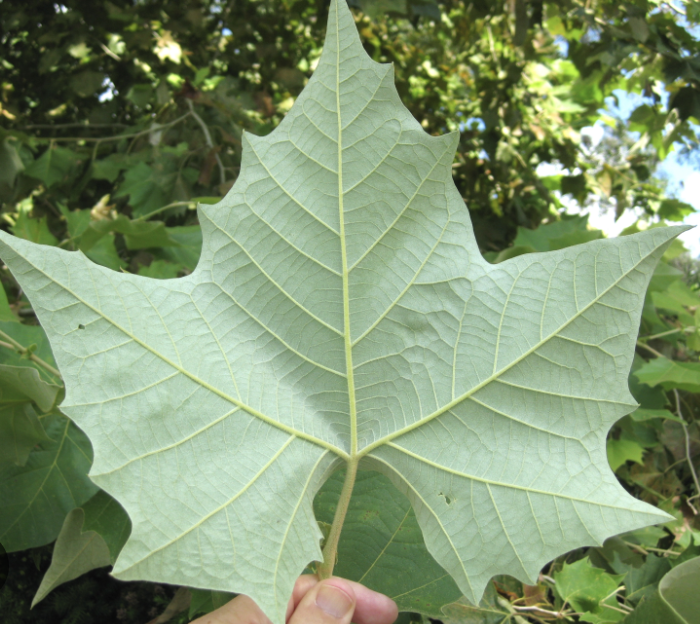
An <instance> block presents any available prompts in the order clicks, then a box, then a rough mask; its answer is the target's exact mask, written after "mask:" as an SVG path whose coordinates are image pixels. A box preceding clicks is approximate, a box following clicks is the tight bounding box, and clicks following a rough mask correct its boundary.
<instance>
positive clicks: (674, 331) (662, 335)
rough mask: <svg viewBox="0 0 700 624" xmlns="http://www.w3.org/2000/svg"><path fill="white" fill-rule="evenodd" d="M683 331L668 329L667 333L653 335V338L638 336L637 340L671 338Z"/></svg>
mask: <svg viewBox="0 0 700 624" xmlns="http://www.w3.org/2000/svg"><path fill="white" fill-rule="evenodd" d="M680 331H683V330H682V329H669V330H668V331H665V332H661V333H660V334H654V335H653V336H640V337H639V340H655V339H656V338H663V337H664V336H671V335H673V334H677V333H678V332H680Z"/></svg>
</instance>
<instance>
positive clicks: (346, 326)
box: [335, 2, 357, 458]
mask: <svg viewBox="0 0 700 624" xmlns="http://www.w3.org/2000/svg"><path fill="white" fill-rule="evenodd" d="M335 32H336V69H335V107H336V111H337V120H338V121H337V124H338V141H337V145H338V216H339V221H340V253H341V256H342V272H343V337H344V340H345V369H346V375H347V379H348V402H349V404H350V457H351V458H352V457H354V456H355V455H357V405H356V404H355V371H354V370H353V364H352V337H351V336H350V286H349V275H350V274H349V271H348V252H347V246H346V242H345V212H344V207H343V199H344V191H343V123H342V115H341V111H340V15H339V14H338V3H337V2H336V4H335Z"/></svg>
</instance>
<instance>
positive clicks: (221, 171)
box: [185, 98, 226, 184]
mask: <svg viewBox="0 0 700 624" xmlns="http://www.w3.org/2000/svg"><path fill="white" fill-rule="evenodd" d="M185 102H187V106H188V107H189V109H190V115H192V117H194V119H195V121H196V122H197V123H198V124H199V127H200V128H201V129H202V132H203V133H204V140H205V141H206V144H207V146H208V147H209V149H214V147H215V146H214V141H212V140H211V133H210V132H209V128H207V124H205V123H204V120H203V119H202V118H201V117H200V116H199V115H198V114H197V113H196V112H195V110H194V105H193V104H192V100H190V99H188V98H185ZM214 158H215V159H216V164H217V165H218V166H219V177H220V178H221V184H223V183H224V182H226V172H225V171H224V165H223V163H222V162H221V158H219V155H218V154H216V153H215V154H214Z"/></svg>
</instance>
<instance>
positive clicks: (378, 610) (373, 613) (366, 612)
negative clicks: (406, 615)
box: [353, 583, 399, 624]
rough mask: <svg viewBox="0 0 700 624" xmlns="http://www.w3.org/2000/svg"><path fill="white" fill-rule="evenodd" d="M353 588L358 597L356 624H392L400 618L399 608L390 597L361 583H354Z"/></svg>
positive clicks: (354, 619)
mask: <svg viewBox="0 0 700 624" xmlns="http://www.w3.org/2000/svg"><path fill="white" fill-rule="evenodd" d="M353 587H354V590H355V595H356V596H357V605H356V607H355V616H354V618H353V621H354V622H356V624H392V623H393V622H394V621H395V620H396V618H398V617H399V608H398V607H397V605H396V603H395V602H394V601H393V600H392V599H391V598H389V597H388V596H385V595H384V594H380V593H379V592H376V591H373V590H371V589H368V588H367V587H365V586H364V585H360V584H359V583H353Z"/></svg>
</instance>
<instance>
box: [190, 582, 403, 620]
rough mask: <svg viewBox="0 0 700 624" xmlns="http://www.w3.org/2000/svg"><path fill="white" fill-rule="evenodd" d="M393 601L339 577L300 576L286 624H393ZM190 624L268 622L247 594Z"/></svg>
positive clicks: (394, 615)
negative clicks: (325, 578) (323, 579)
mask: <svg viewBox="0 0 700 624" xmlns="http://www.w3.org/2000/svg"><path fill="white" fill-rule="evenodd" d="M398 614H399V612H398V609H397V608H396V603H395V602H394V601H393V600H392V599H391V598H388V597H387V596H384V595H383V594H379V593H377V592H375V591H372V590H371V589H367V588H366V587H365V586H364V585H360V584H359V583H355V582H353V581H346V580H345V579H341V578H335V577H334V578H330V579H327V580H325V581H319V580H318V578H317V577H316V576H314V575H306V576H300V577H299V578H298V579H297V582H296V584H295V585H294V593H293V594H292V597H291V598H290V599H289V605H288V606H287V624H350V622H351V621H352V622H354V623H355V624H392V622H394V620H396V618H397V617H398ZM191 624H270V620H268V619H267V618H266V617H265V614H264V613H263V612H262V611H261V610H260V609H259V608H258V605H256V604H255V603H254V602H253V601H252V600H251V599H250V598H248V596H243V595H241V596H237V597H236V598H234V599H233V600H232V601H231V602H229V603H227V604H225V605H224V606H223V607H221V608H220V609H217V610H216V611H212V612H211V613H209V614H207V615H205V616H203V617H201V618H198V619H196V620H195V621H194V622H192V623H191Z"/></svg>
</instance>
